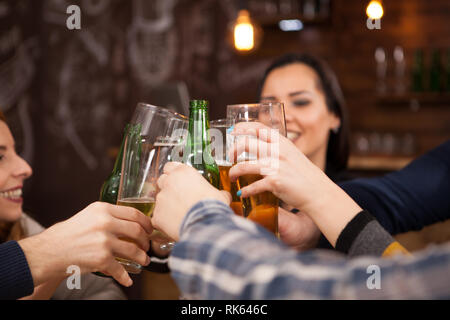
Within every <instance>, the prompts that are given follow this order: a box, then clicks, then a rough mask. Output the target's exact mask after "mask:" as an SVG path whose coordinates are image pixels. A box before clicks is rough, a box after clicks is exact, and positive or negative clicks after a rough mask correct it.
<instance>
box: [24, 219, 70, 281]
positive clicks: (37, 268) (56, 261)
mask: <svg viewBox="0 0 450 320" xmlns="http://www.w3.org/2000/svg"><path fill="white" fill-rule="evenodd" d="M52 232H53V230H52V228H49V229H47V230H45V231H44V232H42V233H40V234H38V235H35V236H33V237H29V238H25V239H22V240H20V241H19V245H20V247H21V248H22V250H23V252H24V254H25V256H26V259H27V261H28V265H29V268H30V271H31V274H32V277H33V281H34V285H35V287H37V286H39V285H41V284H43V283H45V282H47V281H50V280H54V279H55V278H56V279H62V278H64V276H65V272H66V268H67V266H66V265H64V263H63V261H62V260H63V254H65V252H62V251H64V250H60V249H61V248H60V246H61V243H57V242H58V241H55V240H57V238H56V239H55V238H54V237H52V236H51V233H52Z"/></svg>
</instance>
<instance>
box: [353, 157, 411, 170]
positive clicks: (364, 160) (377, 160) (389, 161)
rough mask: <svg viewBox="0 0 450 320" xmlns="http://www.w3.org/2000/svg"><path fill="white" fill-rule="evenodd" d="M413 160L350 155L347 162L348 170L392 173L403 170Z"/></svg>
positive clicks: (409, 158) (408, 158)
mask: <svg viewBox="0 0 450 320" xmlns="http://www.w3.org/2000/svg"><path fill="white" fill-rule="evenodd" d="M413 160H414V157H399V156H392V157H389V156H355V155H352V156H350V158H349V161H348V168H349V169H350V170H364V171H365V170H369V171H371V170H374V171H394V170H400V169H402V168H404V167H405V166H406V165H408V164H409V163H410V162H411V161H413Z"/></svg>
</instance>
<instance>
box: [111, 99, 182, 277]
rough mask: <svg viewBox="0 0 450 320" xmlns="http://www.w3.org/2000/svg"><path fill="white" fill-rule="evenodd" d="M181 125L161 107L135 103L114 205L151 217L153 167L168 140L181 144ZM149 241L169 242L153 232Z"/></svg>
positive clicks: (132, 269)
mask: <svg viewBox="0 0 450 320" xmlns="http://www.w3.org/2000/svg"><path fill="white" fill-rule="evenodd" d="M183 126H185V127H187V119H186V117H184V116H182V115H179V114H177V113H175V112H172V111H169V110H167V109H164V108H160V107H156V106H152V105H148V104H143V103H140V104H138V107H137V109H136V111H135V114H134V116H133V119H132V121H131V123H130V124H129V131H128V135H127V136H126V138H125V144H124V153H123V160H122V173H121V178H120V185H119V191H118V197H117V204H118V205H122V206H129V207H133V208H136V209H138V210H140V211H141V212H142V213H143V214H145V215H146V216H148V217H149V218H151V217H152V214H153V209H154V207H155V198H156V193H157V184H156V182H157V179H158V178H159V176H158V175H156V174H155V170H156V168H155V165H154V164H155V163H156V162H157V161H159V159H160V158H161V155H162V153H164V148H165V146H166V145H167V143H168V139H169V138H173V139H175V137H176V138H177V139H178V140H179V141H180V143H181V141H182V139H183V132H182V131H179V130H178V129H182V128H183ZM166 138H167V139H166ZM178 140H177V141H178ZM124 240H126V239H124ZM149 240H155V241H158V242H160V243H164V241H169V240H168V239H167V237H166V236H165V235H163V234H161V232H159V231H157V230H154V231H153V233H152V235H151V237H150V239H149ZM117 260H118V261H119V262H120V263H121V264H122V265H123V266H124V267H125V269H126V270H127V271H128V272H129V273H140V272H141V270H142V266H141V265H140V264H138V263H135V262H133V261H129V260H125V259H122V258H117Z"/></svg>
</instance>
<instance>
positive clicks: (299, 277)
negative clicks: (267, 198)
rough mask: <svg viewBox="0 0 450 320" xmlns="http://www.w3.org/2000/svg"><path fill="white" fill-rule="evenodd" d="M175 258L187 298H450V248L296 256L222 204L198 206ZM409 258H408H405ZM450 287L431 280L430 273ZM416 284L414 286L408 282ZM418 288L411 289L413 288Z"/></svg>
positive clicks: (176, 274) (173, 263) (176, 272)
mask: <svg viewBox="0 0 450 320" xmlns="http://www.w3.org/2000/svg"><path fill="white" fill-rule="evenodd" d="M180 235H181V238H180V241H179V242H178V243H177V244H176V245H175V248H174V250H173V253H172V255H171V257H170V258H169V266H170V267H171V270H172V276H173V277H174V279H175V281H176V282H177V285H178V287H179V288H180V290H181V291H182V292H183V294H184V295H185V296H186V297H187V298H202V299H356V298H358V299H364V298H385V299H386V298H396V299H401V298H432V297H441V298H442V297H444V296H447V297H448V296H450V293H449V289H448V288H450V283H449V281H450V279H449V278H448V277H446V274H447V272H448V269H449V268H450V247H447V248H445V250H442V251H436V250H435V251H434V252H431V253H428V254H423V255H422V256H418V257H415V258H408V259H404V260H398V259H379V258H363V259H352V260H347V259H345V258H344V257H343V256H341V255H337V254H334V253H329V252H317V251H311V252H305V253H296V252H295V251H294V250H290V249H288V248H287V247H285V246H284V245H282V244H281V243H280V242H279V241H278V240H277V239H276V238H275V237H273V236H271V235H270V234H269V233H268V232H267V231H266V230H264V229H263V228H261V227H259V226H256V225H255V224H253V223H251V222H249V221H246V220H244V219H243V218H240V217H237V216H234V215H233V214H232V212H231V210H229V209H228V208H227V207H226V206H224V205H220V203H216V204H214V205H205V206H204V207H203V208H202V207H201V206H199V205H197V206H196V207H194V208H193V209H192V210H191V211H190V212H189V214H188V215H187V216H186V219H185V221H184V223H183V227H182V230H181V231H180ZM402 258H404V257H402ZM373 265H375V266H378V267H379V268H380V270H381V279H380V281H381V290H371V289H370V288H368V286H367V282H368V278H369V277H370V275H371V274H370V273H368V271H367V270H369V269H368V267H369V266H373ZM430 274H433V275H437V276H438V277H440V276H441V277H443V278H444V279H446V280H445V281H438V282H436V281H430V279H429V275H430ZM405 278H408V279H409V278H411V279H414V281H413V282H409V281H406V282H405V281H404V279H405ZM410 283H411V284H410Z"/></svg>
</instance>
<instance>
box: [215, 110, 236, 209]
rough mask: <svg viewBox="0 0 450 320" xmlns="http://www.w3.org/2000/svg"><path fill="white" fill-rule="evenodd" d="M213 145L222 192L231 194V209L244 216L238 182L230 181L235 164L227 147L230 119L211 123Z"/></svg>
mask: <svg viewBox="0 0 450 320" xmlns="http://www.w3.org/2000/svg"><path fill="white" fill-rule="evenodd" d="M209 127H210V136H211V144H212V147H213V149H212V155H213V157H214V160H215V161H216V164H217V166H218V167H219V174H220V190H226V191H228V192H229V193H230V194H231V197H232V200H231V204H230V207H231V209H233V211H234V213H235V214H237V215H239V216H243V211H242V202H241V198H240V197H238V196H237V194H236V193H237V192H238V191H239V188H238V185H237V182H232V181H230V177H229V175H228V174H229V171H230V169H231V167H232V166H233V163H232V162H231V161H230V160H229V159H228V150H229V146H228V145H227V130H228V128H230V127H231V124H230V122H229V121H228V119H218V120H212V121H210V122H209Z"/></svg>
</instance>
